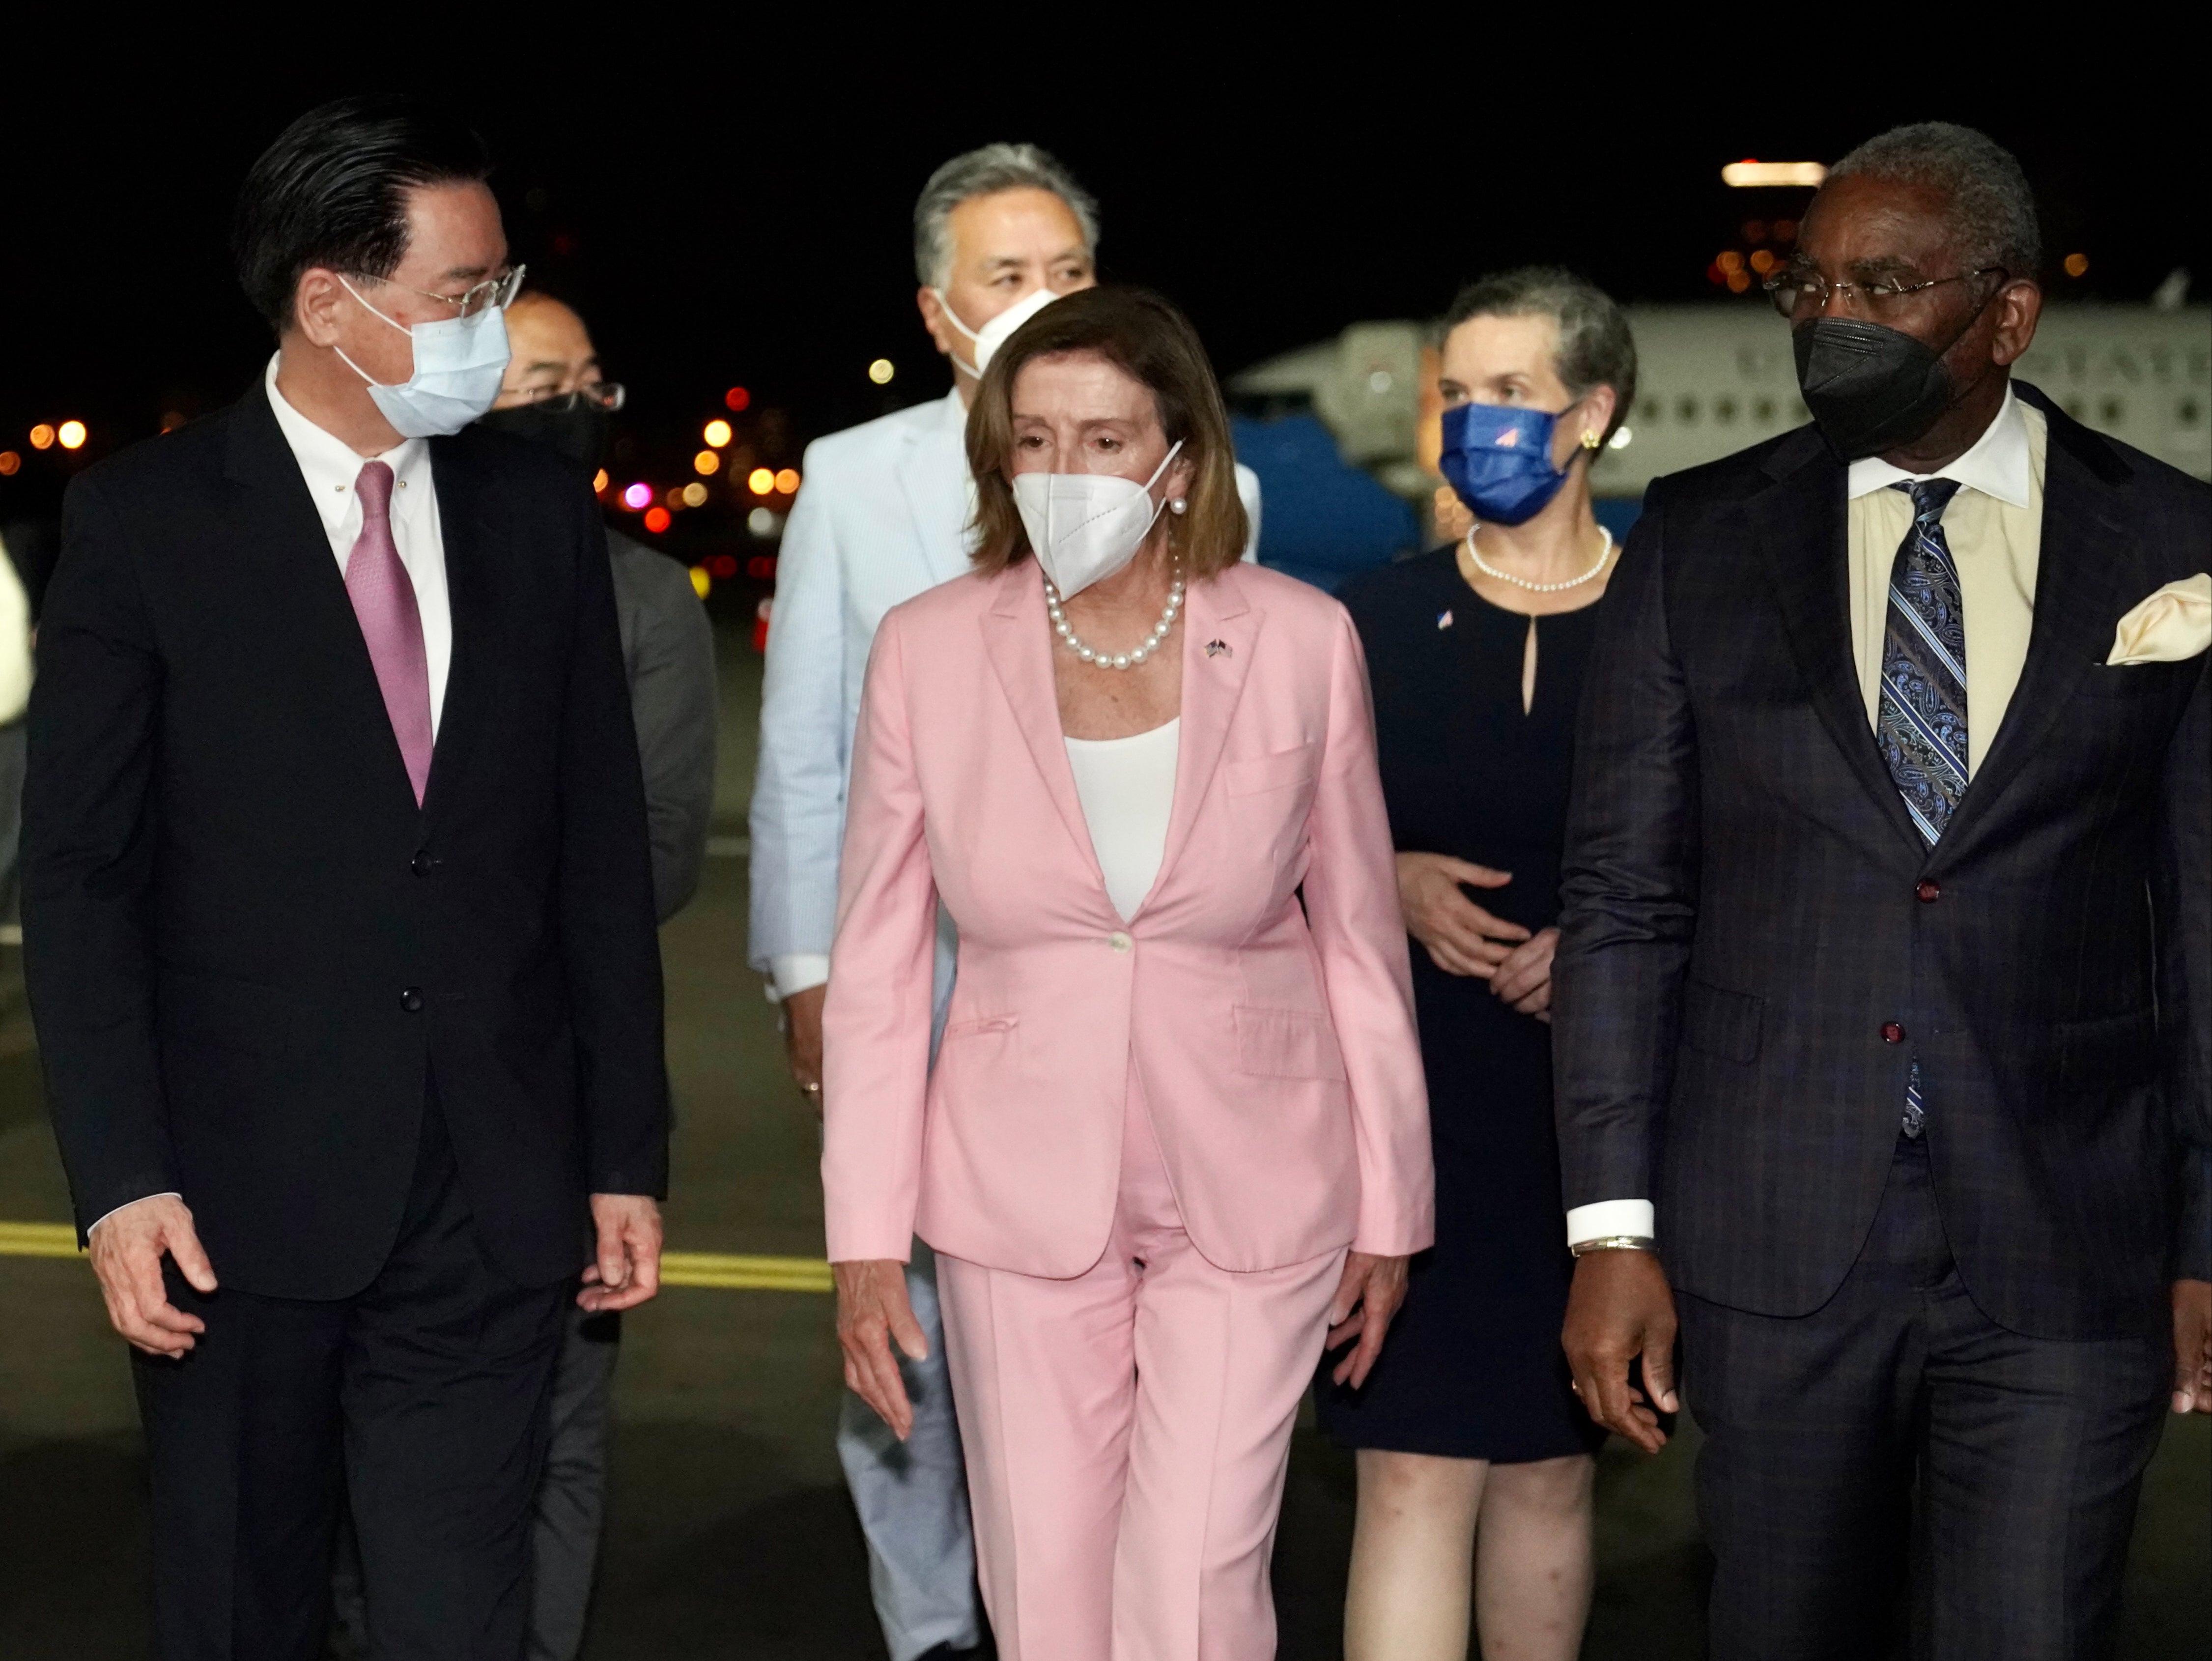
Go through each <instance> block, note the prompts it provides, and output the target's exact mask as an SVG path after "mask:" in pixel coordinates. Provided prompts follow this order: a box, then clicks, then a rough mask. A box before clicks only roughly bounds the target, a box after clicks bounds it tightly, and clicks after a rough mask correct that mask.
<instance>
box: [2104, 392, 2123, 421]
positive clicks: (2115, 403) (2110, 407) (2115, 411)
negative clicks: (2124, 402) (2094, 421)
mask: <svg viewBox="0 0 2212 1661" xmlns="http://www.w3.org/2000/svg"><path fill="white" fill-rule="evenodd" d="M2102 413H2103V415H2104V417H2105V419H2106V421H2108V422H2115V423H2117V422H2118V420H2119V419H2120V416H2121V413H2122V411H2121V408H2120V400H2119V399H2117V398H2108V399H2106V400H2105V407H2104V410H2103V411H2102Z"/></svg>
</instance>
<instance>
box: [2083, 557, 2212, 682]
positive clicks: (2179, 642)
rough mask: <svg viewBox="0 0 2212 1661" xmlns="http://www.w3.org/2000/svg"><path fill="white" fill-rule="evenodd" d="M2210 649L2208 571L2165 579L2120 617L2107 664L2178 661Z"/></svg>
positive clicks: (2210, 583)
mask: <svg viewBox="0 0 2212 1661" xmlns="http://www.w3.org/2000/svg"><path fill="white" fill-rule="evenodd" d="M2206 650H2212V572H2206V571H2199V572H2198V573H2197V575H2195V576H2193V577H2184V578H2182V579H2181V581H2179V582H2169V583H2167V584H2166V587H2163V588H2161V589H2160V590H2159V591H2158V592H2157V593H2154V594H2153V595H2152V596H2151V597H2150V598H2149V599H2147V600H2145V601H2143V603H2142V605H2138V606H2136V609H2135V610H2134V611H2130V612H2129V613H2128V614H2127V616H2125V617H2124V618H2121V619H2120V626H2119V627H2118V629H2116V630H2113V631H2112V656H2110V657H2108V658H2106V660H2105V661H2106V664H2107V665H2108V666H2118V665H2120V664H2124V663H2179V662H2180V661H2181V660H2183V659H2184V658H2193V657H2195V656H2197V654H2199V653H2201V652H2204V651H2206Z"/></svg>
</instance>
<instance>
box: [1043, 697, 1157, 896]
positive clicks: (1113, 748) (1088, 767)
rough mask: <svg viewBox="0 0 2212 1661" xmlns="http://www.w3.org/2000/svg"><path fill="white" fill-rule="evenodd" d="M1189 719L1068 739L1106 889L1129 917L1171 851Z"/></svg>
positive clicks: (1078, 791)
mask: <svg viewBox="0 0 2212 1661" xmlns="http://www.w3.org/2000/svg"><path fill="white" fill-rule="evenodd" d="M1063 742H1065V743H1066V745H1067V764H1068V765H1069V766H1070V767H1071V768H1072V769H1073V770H1074V772H1075V794H1076V799H1077V800H1079V801H1080V802H1081V803H1082V804H1083V822H1084V823H1085V824H1087V825H1089V826H1090V827H1091V849H1092V851H1093V852H1095V853H1096V854H1097V855H1098V869H1099V871H1100V873H1102V874H1103V876H1104V877H1105V879H1106V897H1107V898H1108V899H1109V900H1111V901H1112V902H1113V903H1114V909H1115V910H1116V911H1118V912H1120V913H1121V920H1122V921H1123V922H1127V921H1128V920H1129V919H1130V918H1132V917H1133V916H1136V915H1137V908H1138V907H1139V906H1140V905H1142V904H1144V903H1145V896H1146V895H1147V894H1149V893H1151V892H1152V882H1153V879H1155V878H1157V877H1158V875H1159V874H1160V861H1161V859H1162V857H1163V856H1164V855H1165V854H1166V853H1167V847H1168V815H1169V814H1170V812H1173V811H1174V809H1175V779H1176V755H1177V753H1178V752H1179V751H1181V750H1182V721H1180V720H1176V721H1170V722H1168V724H1167V725H1166V726H1164V727H1153V728H1152V731H1151V732H1149V733H1136V734H1134V735H1133V736H1131V737H1129V738H1126V739H1065V740H1063Z"/></svg>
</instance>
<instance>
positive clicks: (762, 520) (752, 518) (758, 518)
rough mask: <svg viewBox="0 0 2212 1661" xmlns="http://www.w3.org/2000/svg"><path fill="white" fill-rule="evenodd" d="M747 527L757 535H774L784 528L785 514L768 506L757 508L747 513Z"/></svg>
mask: <svg viewBox="0 0 2212 1661" xmlns="http://www.w3.org/2000/svg"><path fill="white" fill-rule="evenodd" d="M745 529H747V530H748V531H750V532H752V533H753V534H754V535H755V536H757V537H772V536H774V535H775V533H776V532H778V531H781V529H783V515H782V514H779V513H774V512H771V511H770V510H769V509H768V508H754V509H753V510H752V512H750V513H749V514H746V515H745Z"/></svg>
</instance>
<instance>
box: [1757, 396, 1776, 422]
mask: <svg viewBox="0 0 2212 1661" xmlns="http://www.w3.org/2000/svg"><path fill="white" fill-rule="evenodd" d="M1751 412H1752V414H1753V415H1754V416H1756V417H1758V418H1759V424H1760V425H1761V426H1765V425H1766V424H1767V423H1770V422H1771V421H1772V420H1773V419H1774V400H1773V399H1771V398H1762V399H1759V402H1758V403H1756V404H1754V405H1752V406H1751Z"/></svg>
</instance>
